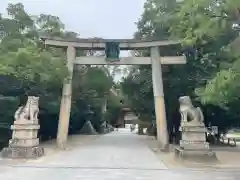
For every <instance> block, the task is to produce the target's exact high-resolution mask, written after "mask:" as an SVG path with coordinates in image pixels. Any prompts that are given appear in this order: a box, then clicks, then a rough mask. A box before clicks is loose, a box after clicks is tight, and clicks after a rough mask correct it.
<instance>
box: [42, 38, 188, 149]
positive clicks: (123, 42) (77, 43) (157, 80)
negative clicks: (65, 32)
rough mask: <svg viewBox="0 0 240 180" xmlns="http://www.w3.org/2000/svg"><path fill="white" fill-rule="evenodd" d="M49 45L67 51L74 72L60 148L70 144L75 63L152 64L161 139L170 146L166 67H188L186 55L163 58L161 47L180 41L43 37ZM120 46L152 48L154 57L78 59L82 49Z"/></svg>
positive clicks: (64, 96) (61, 126)
mask: <svg viewBox="0 0 240 180" xmlns="http://www.w3.org/2000/svg"><path fill="white" fill-rule="evenodd" d="M42 39H43V40H44V42H45V44H46V45H50V46H57V47H63V48H67V67H68V70H69V72H70V76H69V78H68V81H65V83H64V85H63V92H62V100H61V107H60V115H59V126H58V136H57V143H58V146H59V147H61V148H62V147H64V146H65V143H66V141H67V134H68V125H69V116H70V109H71V94H72V73H73V67H74V65H75V64H77V65H81V64H93V65H99V64H111V65H135V64H143V65H144V64H151V65H152V80H153V91H154V99H155V111H156V122H157V132H158V133H157V138H158V140H159V142H160V144H161V145H162V147H163V148H164V147H166V146H167V145H168V133H167V123H166V114H165V104H164V93H163V82H162V68H161V65H162V64H169V65H170V64H185V63H186V58H185V56H174V57H160V52H159V48H160V47H161V46H168V45H174V44H175V45H176V44H179V42H178V41H156V40H154V41H153V40H144V41H141V40H135V39H71V40H66V39H61V38H54V37H50V38H48V37H43V38H42ZM110 43H112V44H114V43H115V45H116V44H118V48H119V50H144V49H147V48H150V49H151V56H150V57H127V58H117V60H114V61H109V60H108V59H106V57H91V56H88V57H76V49H77V48H79V49H81V50H105V49H106V48H107V45H108V44H110Z"/></svg>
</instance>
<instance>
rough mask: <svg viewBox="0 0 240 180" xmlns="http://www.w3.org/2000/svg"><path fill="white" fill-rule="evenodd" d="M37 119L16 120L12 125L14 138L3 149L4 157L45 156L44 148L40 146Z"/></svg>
mask: <svg viewBox="0 0 240 180" xmlns="http://www.w3.org/2000/svg"><path fill="white" fill-rule="evenodd" d="M39 128H40V125H39V124H38V122H37V121H31V120H25V119H24V120H16V121H14V124H13V125H12V126H11V129H12V131H13V132H12V139H11V140H9V147H7V148H4V149H3V150H2V157H4V158H38V157H41V156H43V154H44V149H43V148H42V147H39V139H38V137H37V136H38V130H39Z"/></svg>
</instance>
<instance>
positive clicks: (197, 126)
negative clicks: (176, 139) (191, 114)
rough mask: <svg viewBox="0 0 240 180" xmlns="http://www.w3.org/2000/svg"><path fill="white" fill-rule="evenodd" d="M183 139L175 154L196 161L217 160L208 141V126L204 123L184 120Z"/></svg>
mask: <svg viewBox="0 0 240 180" xmlns="http://www.w3.org/2000/svg"><path fill="white" fill-rule="evenodd" d="M180 131H181V132H182V140H180V147H178V148H176V149H175V156H176V157H178V158H182V159H187V160H194V161H199V160H200V161H213V160H217V158H216V154H215V152H213V151H211V149H210V148H209V143H208V142H206V135H205V132H206V127H205V125H204V124H203V123H198V122H197V123H196V122H184V123H182V124H181V127H180Z"/></svg>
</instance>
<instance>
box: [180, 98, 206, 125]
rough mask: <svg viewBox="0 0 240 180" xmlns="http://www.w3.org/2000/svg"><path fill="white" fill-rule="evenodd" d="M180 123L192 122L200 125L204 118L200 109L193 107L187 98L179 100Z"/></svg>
mask: <svg viewBox="0 0 240 180" xmlns="http://www.w3.org/2000/svg"><path fill="white" fill-rule="evenodd" d="M179 103H180V113H181V123H184V122H193V123H200V124H202V123H203V121H204V116H203V113H202V110H201V109H200V107H197V108H196V107H194V106H193V104H192V101H191V99H190V97H189V96H182V97H180V98H179Z"/></svg>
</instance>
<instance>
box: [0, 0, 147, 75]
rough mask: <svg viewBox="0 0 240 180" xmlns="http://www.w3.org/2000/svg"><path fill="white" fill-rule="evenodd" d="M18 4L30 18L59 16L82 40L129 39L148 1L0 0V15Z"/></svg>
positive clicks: (124, 54) (125, 54) (67, 27)
mask: <svg viewBox="0 0 240 180" xmlns="http://www.w3.org/2000/svg"><path fill="white" fill-rule="evenodd" d="M18 2H21V3H23V4H24V6H25V9H26V11H27V12H28V13H30V14H31V15H38V14H41V13H43V14H51V15H55V16H58V17H59V18H60V19H61V20H62V22H63V23H64V24H65V25H66V29H67V30H69V31H74V32H77V33H79V34H80V37H82V38H88V37H101V38H109V39H110V38H112V39H114V38H116V39H117V38H118V39H121V38H122V39H126V38H132V37H133V33H134V32H135V31H136V29H137V28H136V25H135V22H137V21H138V19H139V18H140V17H141V14H142V12H143V5H144V2H145V0H0V12H1V13H3V12H5V9H6V7H7V4H8V3H18ZM121 56H127V53H126V52H122V53H121ZM117 79H118V78H117Z"/></svg>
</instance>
